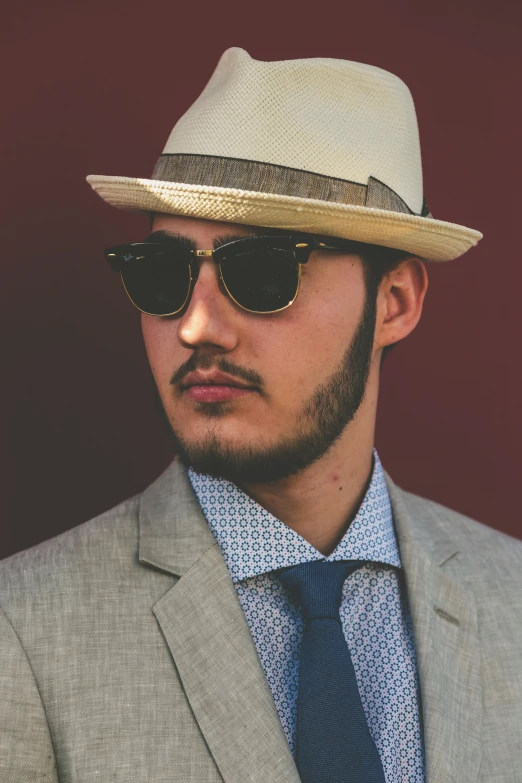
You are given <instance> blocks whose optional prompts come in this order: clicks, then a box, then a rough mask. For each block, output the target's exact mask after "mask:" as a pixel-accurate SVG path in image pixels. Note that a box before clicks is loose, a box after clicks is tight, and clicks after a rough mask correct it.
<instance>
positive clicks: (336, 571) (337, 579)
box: [277, 560, 364, 621]
mask: <svg viewBox="0 0 522 783" xmlns="http://www.w3.org/2000/svg"><path fill="white" fill-rule="evenodd" d="M362 565H364V562H363V561H359V560H334V561H330V562H326V561H325V560H314V561H312V562H311V563H300V564H299V565H296V566H292V567H291V568H286V569H285V570H284V571H280V572H279V573H278V574H277V576H278V578H279V580H280V581H281V583H282V584H283V585H284V586H285V587H287V588H288V590H289V591H290V593H291V594H292V595H293V596H294V598H295V599H296V600H297V602H298V603H299V604H300V606H301V608H302V610H303V616H304V618H305V620H312V619H314V618H319V617H329V618H331V619H333V620H338V621H339V620H340V616H339V607H340V606H341V598H342V594H343V585H344V580H345V579H346V577H347V576H348V575H349V574H351V573H353V571H356V570H357V569H358V568H360V567H361V566H362Z"/></svg>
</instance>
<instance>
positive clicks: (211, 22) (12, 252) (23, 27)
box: [0, 0, 522, 556]
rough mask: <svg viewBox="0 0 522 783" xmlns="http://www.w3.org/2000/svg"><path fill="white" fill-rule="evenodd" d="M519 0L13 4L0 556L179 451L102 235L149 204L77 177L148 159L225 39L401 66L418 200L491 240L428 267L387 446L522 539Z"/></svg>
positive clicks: (386, 408)
mask: <svg viewBox="0 0 522 783" xmlns="http://www.w3.org/2000/svg"><path fill="white" fill-rule="evenodd" d="M521 7H522V5H521V4H520V3H519V2H514V0H512V1H510V0H500V1H498V2H491V3H488V4H484V3H480V1H479V0H451V2H449V1H447V0H444V2H442V3H441V2H438V3H433V2H427V3H426V2H419V1H417V2H415V3H413V2H408V0H395V1H394V2H390V1H389V0H378V1H376V2H365V3H362V2H358V3H347V2H337V3H333V2H330V1H329V0H327V1H326V2H319V3H316V4H314V5H313V6H308V7H307V6H305V5H303V3H295V4H285V3H281V2H274V1H273V0H269V2H264V3H258V4H254V3H253V2H249V3H246V2H241V3H240V2H234V3H229V4H226V3H225V4H221V3H220V4H218V3H213V4H210V3H207V4H201V3H195V2H193V3H185V4H179V3H175V2H172V0H170V2H162V1H160V0H151V1H150V2H147V3H145V2H139V3H137V2H129V0H117V1H115V0H109V1H108V2H99V0H96V1H95V2H90V3H88V4H86V3H85V4H84V3H74V2H73V3H71V2H63V3H56V2H54V3H53V2H49V3H41V2H25V3H24V2H17V3H13V4H11V10H10V11H9V12H6V11H4V12H3V20H2V27H3V38H4V40H3V43H2V51H3V55H4V56H5V57H6V59H5V63H4V64H3V66H2V72H3V74H4V76H6V77H7V83H6V85H5V87H4V88H3V93H2V123H1V128H2V133H3V134H5V138H4V140H3V141H2V143H1V149H2V152H3V155H4V165H3V167H2V178H3V181H2V193H3V196H4V202H3V207H2V212H1V214H2V220H3V228H4V231H3V237H4V238H3V240H2V245H3V253H2V267H3V269H4V281H3V285H2V302H1V313H2V318H3V326H2V330H1V332H2V335H3V337H4V343H5V349H4V351H3V356H4V359H3V362H2V364H3V368H4V373H3V383H2V393H3V396H4V399H3V402H2V408H1V410H2V414H3V416H4V420H5V422H6V425H7V432H8V438H7V454H6V460H5V467H4V469H3V476H4V480H5V484H4V486H5V490H4V491H5V494H6V497H7V513H6V522H5V523H4V527H3V531H2V540H1V551H0V556H5V555H8V554H10V553H11V552H14V551H16V550H19V549H23V548H25V547H27V546H30V545H32V544H34V543H37V542H39V541H41V540H43V539H45V538H48V537H50V536H52V535H55V534H57V533H59V532H61V531H62V530H65V529H67V528H69V527H72V526H74V525H76V524H78V523H80V522H82V521H84V520H86V519H88V518H90V517H92V516H94V515H95V514H98V513H99V512H101V511H103V510H105V509H106V508H108V507H110V506H112V505H114V504H116V503H118V502H119V501H120V500H122V499H124V498H125V497H128V496H129V495H132V494H134V493H136V492H138V491H140V490H141V489H142V488H143V487H144V486H146V484H147V483H149V482H150V481H152V480H153V479H154V478H155V477H156V476H157V475H158V473H159V472H160V471H161V470H162V469H163V468H164V467H165V466H166V465H167V464H168V462H169V461H170V459H171V453H170V450H169V446H168V444H167V440H166V437H165V435H164V434H163V432H162V430H161V426H160V423H159V420H158V419H157V417H156V414H155V412H154V409H153V406H152V394H151V380H150V373H149V369H148V365H147V361H146V357H145V352H144V349H143V346H142V341H141V334H140V326H139V315H138V312H137V311H135V310H134V309H133V308H132V306H131V305H130V304H129V303H128V301H127V299H126V297H125V296H124V294H123V292H122V290H120V283H119V281H118V278H117V277H116V276H114V275H112V274H111V273H110V272H109V270H108V269H107V268H106V266H105V262H104V261H103V257H102V254H101V249H102V248H103V247H104V246H105V245H108V244H115V243H118V242H122V241H133V240H134V241H137V240H139V239H140V238H142V237H143V235H144V232H145V231H146V222H145V220H144V219H143V218H141V217H138V216H132V215H128V214H125V213H123V212H119V211H117V210H114V209H111V208H110V207H108V206H107V205H105V204H104V203H103V202H102V201H101V200H100V199H99V198H98V197H97V196H95V195H94V193H92V192H91V190H90V188H89V187H88V185H87V184H86V183H85V176H86V175H87V174H89V173H104V174H121V175H136V176H150V173H151V171H152V168H153V165H154V163H155V161H156V158H157V157H158V155H159V154H160V152H161V150H162V148H163V145H164V143H165V141H166V139H167V136H168V134H169V132H170V130H171V127H172V125H173V124H174V122H175V120H176V119H177V118H178V117H179V116H180V115H181V113H182V112H184V111H185V110H186V109H187V108H188V106H189V105H190V104H191V102H192V101H193V100H194V99H195V98H196V96H197V95H198V94H199V92H200V91H201V89H202V88H203V86H204V85H205V83H206V81H207V80H208V78H209V77H210V74H211V72H212V70H213V68H214V66H215V65H216V63H217V60H218V58H219V56H220V55H221V53H222V52H223V51H224V50H225V49H226V48H227V47H229V46H242V47H243V48H245V49H247V51H249V53H250V54H251V55H252V56H254V57H256V58H258V59H267V60H270V59H286V58H294V57H312V56H326V57H339V58H346V59H352V60H359V61H362V62H367V63H371V64H373V65H378V66H381V67H383V68H386V69H388V70H390V71H393V72H394V73H396V74H398V75H399V76H401V77H402V78H403V79H404V80H405V81H406V82H407V84H408V85H409V86H410V88H411V90H412V92H413V95H414V98H415V101H416V106H417V112H418V117H419V123H420V131H421V141H422V147H423V158H424V172H425V192H426V196H427V200H428V203H429V205H430V207H431V209H432V211H433V213H434V214H435V215H436V216H438V217H440V218H443V219H447V220H452V221H454V222H461V223H463V224H464V225H467V226H472V227H474V228H479V229H480V230H482V231H483V232H484V234H485V237H486V238H485V239H484V240H483V242H482V243H481V245H480V246H479V248H477V249H475V250H473V251H471V252H470V253H469V254H468V255H467V256H465V257H464V258H462V259H461V260H459V261H456V262H453V263H451V264H443V265H440V266H437V265H430V267H429V271H430V280H431V285H430V291H429V295H428V300H427V304H426V309H425V314H424V316H423V320H422V322H421V325H420V326H419V328H418V330H417V331H416V332H415V333H414V335H412V336H411V337H410V338H409V339H408V340H407V341H406V342H405V343H404V344H403V345H402V346H400V347H398V348H397V349H396V351H395V353H393V354H392V355H391V356H390V357H389V359H388V361H387V364H386V366H385V369H384V376H383V383H382V396H381V404H380V414H379V421H378V436H377V445H378V448H379V451H380V454H381V458H382V459H383V461H384V464H385V466H386V467H387V469H388V470H389V472H390V473H391V474H392V476H393V477H394V478H395V480H396V481H397V482H398V483H399V484H400V485H402V486H403V487H405V488H407V489H409V490H412V491H414V492H417V493H419V494H421V495H424V496H428V497H431V498H433V499H436V500H438V501H440V502H442V503H444V504H446V505H449V506H452V507H454V508H456V509H458V510H459V511H462V512H464V513H465V514H468V515H471V516H473V517H475V518H478V519H480V520H482V521H484V522H486V523H487V524H489V525H491V526H493V527H495V528H497V529H499V530H503V531H506V532H509V533H511V534H512V535H515V536H518V537H522V531H521V527H520V521H519V498H518V493H519V491H520V489H519V486H520V466H521V462H520V429H521V423H522V413H521V406H520V398H521V392H522V383H521V368H520V350H519V335H520V291H521V286H522V265H521V262H520V259H519V239H518V235H517V234H518V230H519V225H520V222H521V208H520V203H519V202H520V195H519V179H520V127H521V122H520V121H521V109H520V106H521V99H520V95H521V88H522V80H521V70H520V68H521V56H520V42H519V36H520V29H521V21H522V19H521V12H520V9H521Z"/></svg>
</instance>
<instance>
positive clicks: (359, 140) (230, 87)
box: [163, 47, 423, 214]
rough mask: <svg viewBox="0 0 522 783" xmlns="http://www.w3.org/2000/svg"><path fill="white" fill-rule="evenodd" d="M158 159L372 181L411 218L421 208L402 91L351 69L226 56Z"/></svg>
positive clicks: (360, 67)
mask: <svg viewBox="0 0 522 783" xmlns="http://www.w3.org/2000/svg"><path fill="white" fill-rule="evenodd" d="M163 154H164V155H205V156H215V157H219V158H221V157H222V158H229V159H230V158H233V159H242V160H249V161H258V162H261V163H268V164H274V165H277V166H284V167H288V168H292V169H298V170H302V171H306V172H312V173H316V174H320V175H323V176H326V177H332V178H337V179H341V180H345V181H348V182H356V183H360V184H362V185H366V184H367V183H368V181H369V179H370V178H373V179H374V180H378V181H380V182H382V183H384V184H385V185H386V186H387V187H388V188H391V189H392V190H393V191H394V192H395V193H396V194H397V195H398V196H400V198H401V199H403V201H404V202H405V203H406V205H407V206H408V207H409V209H410V210H411V211H412V212H414V213H417V214H419V213H420V212H421V210H422V206H423V187H422V166H421V155H420V143H419V133H418V127H417V118H416V114H415V107H414V104H413V99H412V97H411V93H410V91H409V89H408V87H407V86H406V85H405V84H404V82H403V81H402V80H401V79H399V78H398V77H397V76H395V75H393V74H391V73H389V72H388V71H384V70H382V69H380V68H376V67H375V66H371V65H365V64H362V63H356V62H351V61H348V60H336V59H331V58H310V59H304V60H282V61H276V62H263V61H259V60H254V59H253V58H252V57H250V55H249V54H248V53H247V52H246V51H244V50H243V49H240V48H236V47H234V48H232V49H228V50H227V51H226V52H225V53H224V54H223V55H222V57H221V59H220V61H219V63H218V65H217V67H216V69H215V71H214V73H213V75H212V77H211V79H210V81H209V82H208V84H207V86H206V87H205V89H204V90H203V92H202V93H201V95H200V96H199V98H197V100H196V101H195V102H194V103H193V104H192V106H191V107H190V108H189V109H188V111H187V112H186V113H185V114H184V115H183V116H182V117H181V119H180V120H179V121H178V122H177V124H176V125H175V127H174V129H173V130H172V133H171V134H170V136H169V139H168V141H167V144H166V146H165V149H164V151H163Z"/></svg>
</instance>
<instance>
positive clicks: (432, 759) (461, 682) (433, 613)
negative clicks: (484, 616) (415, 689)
mask: <svg viewBox="0 0 522 783" xmlns="http://www.w3.org/2000/svg"><path fill="white" fill-rule="evenodd" d="M387 483H388V490H389V492H390V497H391V501H392V508H393V516H394V522H395V527H396V532H397V538H398V543H399V550H400V554H401V559H402V563H403V568H404V574H405V580H406V588H407V594H408V600H409V604H410V610H411V616H412V622H413V631H414V637H415V647H416V653H417V665H418V671H419V681H420V691H421V702H422V715H423V728H424V746H425V757H426V783H475V781H476V780H477V776H478V772H479V768H480V751H481V741H480V736H481V709H482V688H481V681H480V656H479V649H480V648H479V645H480V642H479V637H478V628H477V607H476V604H475V599H474V596H473V594H472V593H471V592H470V591H468V590H467V589H465V588H464V587H463V586H462V585H461V584H459V583H458V582H457V581H455V579H454V578H453V577H451V576H449V575H448V574H447V573H445V568H448V567H449V566H450V565H451V566H455V564H456V563H457V564H458V561H457V560H455V559H454V558H460V557H461V553H458V552H457V550H456V547H455V546H454V545H453V544H452V541H451V537H450V535H449V534H448V532H447V530H445V529H444V526H443V525H442V524H441V520H440V518H439V517H437V515H436V514H435V512H434V510H433V506H428V505H427V504H424V503H419V502H417V503H416V504H415V510H414V511H413V513H412V510H413V507H411V506H410V508H408V506H409V505H410V502H409V501H408V495H407V494H406V493H403V492H402V490H399V489H398V488H397V487H396V486H395V485H394V484H393V482H392V481H391V479H389V477H387ZM452 570H453V571H454V572H456V571H458V568H455V567H453V568H452Z"/></svg>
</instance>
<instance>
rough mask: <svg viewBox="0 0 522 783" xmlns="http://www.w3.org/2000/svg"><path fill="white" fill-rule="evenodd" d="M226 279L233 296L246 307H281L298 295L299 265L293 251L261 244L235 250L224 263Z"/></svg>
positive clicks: (264, 310) (257, 309) (266, 310)
mask: <svg viewBox="0 0 522 783" xmlns="http://www.w3.org/2000/svg"><path fill="white" fill-rule="evenodd" d="M221 273H222V275H223V281H224V283H225V285H226V287H227V289H228V291H229V293H230V295H231V296H232V297H233V299H235V300H236V302H237V303H238V304H239V305H241V307H244V308H246V309H247V310H253V311H254V312H257V313H269V312H272V311H274V310H282V309H283V308H285V307H287V306H288V305H289V304H290V303H291V302H292V301H293V300H294V299H295V297H296V294H297V289H298V287H299V264H298V263H297V262H296V261H295V260H294V256H293V252H292V251H291V250H285V249H281V248H273V247H259V248H257V249H248V250H247V249H245V251H244V252H241V251H239V252H236V254H235V255H234V256H233V257H230V256H229V257H228V258H225V259H224V260H223V261H222V263H221Z"/></svg>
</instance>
